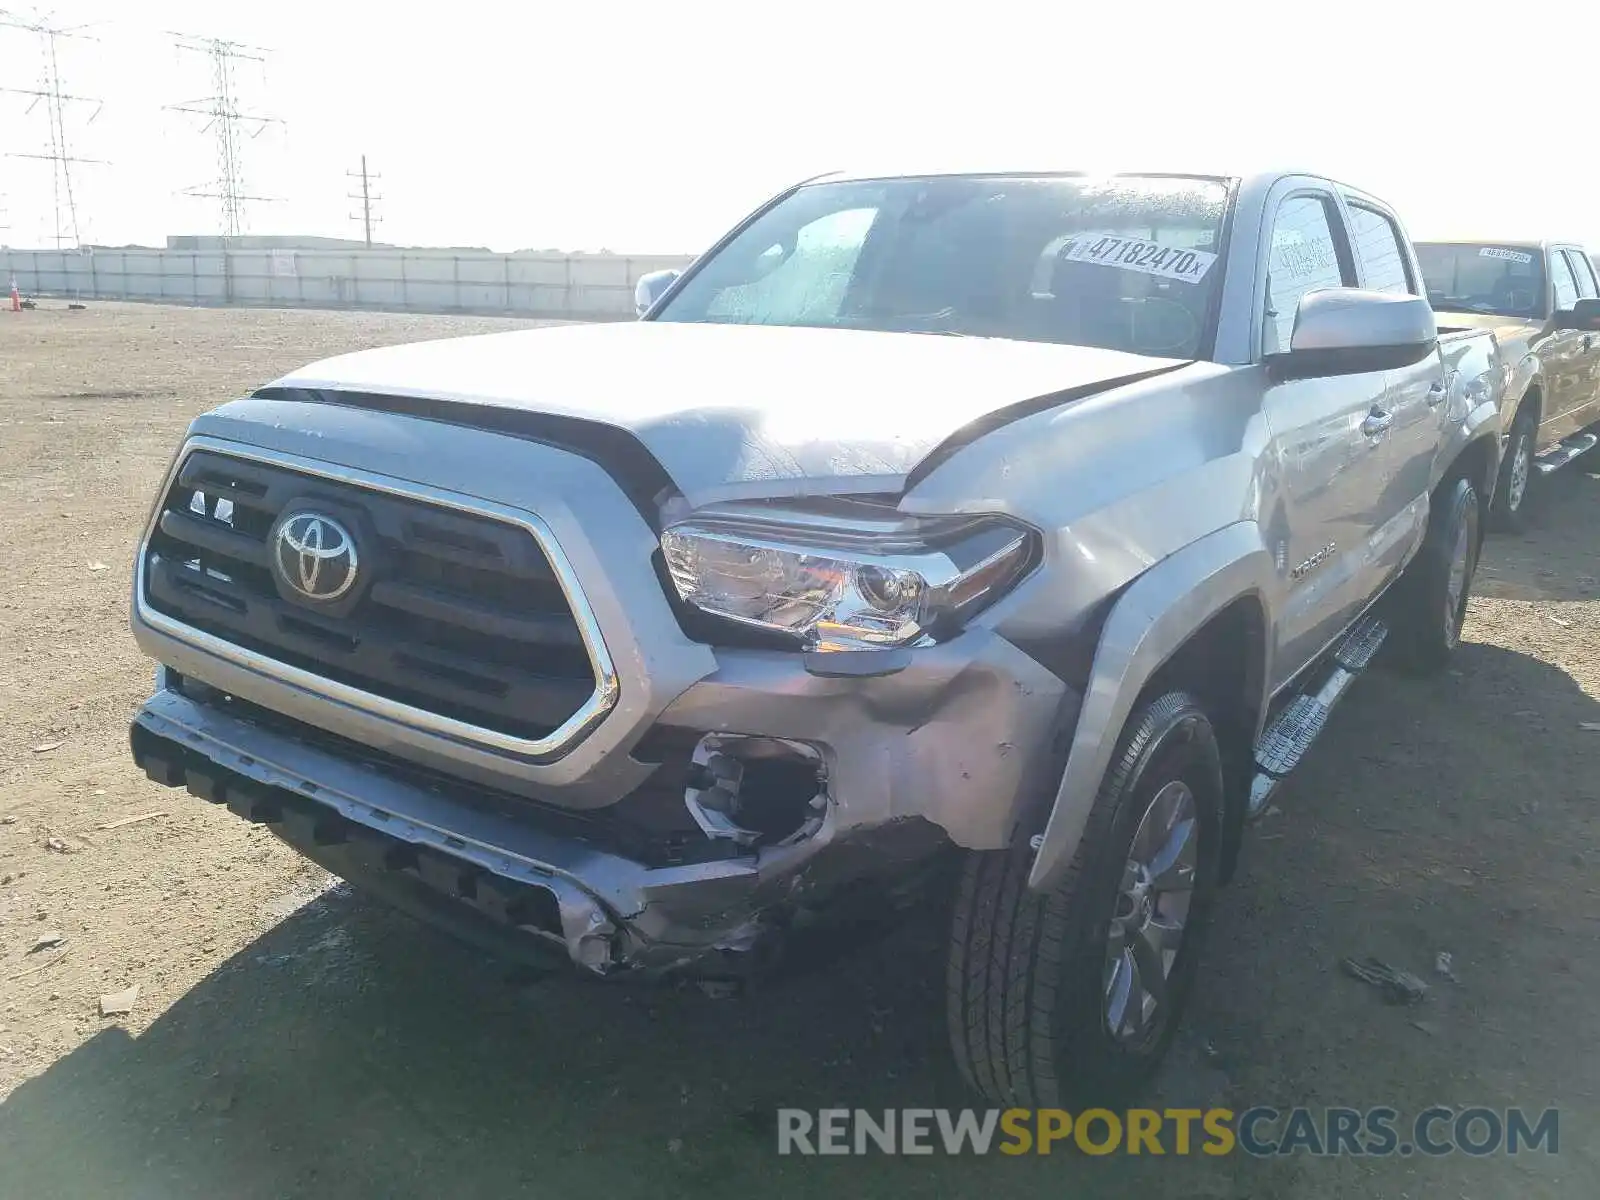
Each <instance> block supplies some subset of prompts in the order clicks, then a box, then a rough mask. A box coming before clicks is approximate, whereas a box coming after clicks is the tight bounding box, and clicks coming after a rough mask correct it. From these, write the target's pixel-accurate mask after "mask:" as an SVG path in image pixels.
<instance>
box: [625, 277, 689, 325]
mask: <svg viewBox="0 0 1600 1200" xmlns="http://www.w3.org/2000/svg"><path fill="white" fill-rule="evenodd" d="M682 274H683V272H682V271H675V270H668V271H649V272H647V273H645V274H643V275H641V276H639V282H638V283H636V284H634V285H633V310H634V313H635V315H637V316H641V317H642V316H644V315H645V313H647V312H649V311H650V306H651V305H653V304H654V303H655V302H656V301H657V300H659V299H661V296H662V294H663V293H664V292H665V291H666V290H667V289H668V288H669V287H671V286H672V285H673V284H674V283H676V282H677V279H678V276H679V275H682Z"/></svg>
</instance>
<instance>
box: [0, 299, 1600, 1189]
mask: <svg viewBox="0 0 1600 1200" xmlns="http://www.w3.org/2000/svg"><path fill="white" fill-rule="evenodd" d="M514 324H519V323H518V322H509V321H494V320H487V319H452V318H443V317H400V316H381V315H365V314H334V313H312V312H277V311H251V312H241V311H223V310H192V309H173V308H160V307H140V306H115V305H103V306H95V307H94V308H92V309H90V310H88V311H82V312H69V311H65V310H64V309H60V308H59V307H51V308H47V309H41V310H39V311H35V312H29V313H22V314H10V313H0V550H3V555H4V556H3V560H0V561H3V562H4V567H5V571H6V584H5V587H4V589H3V591H0V704H3V706H4V712H3V720H0V730H3V734H0V779H3V781H4V788H3V791H0V822H5V823H0V1097H4V1098H5V1099H4V1102H3V1103H0V1197H4V1198H5V1200H10V1198H11V1197H27V1198H28V1200H45V1198H47V1197H57V1196H60V1197H72V1198H84V1197H100V1196H113V1195H115V1196H117V1197H119V1200H133V1198H142V1197H151V1198H157V1197H159V1198H162V1200H178V1198H187V1197H205V1198H207V1200H210V1198H212V1197H216V1196H229V1197H241V1198H243V1197H252V1198H253V1197H281V1196H323V1195H338V1196H342V1197H407V1196H424V1195H428V1196H431V1195H441V1194H443V1195H450V1196H456V1197H473V1196H495V1197H503V1196H508V1195H513V1194H518V1195H520V1194H527V1195H543V1194H553V1193H556V1192H557V1191H561V1192H563V1193H566V1194H578V1195H609V1196H612V1197H616V1198H618V1200H623V1198H625V1197H631V1196H641V1197H644V1196H649V1197H658V1196H660V1195H662V1194H676V1193H680V1192H689V1191H694V1192H696V1193H699V1194H702V1195H706V1196H710V1197H722V1196H728V1197H732V1196H746V1195H750V1194H754V1193H756V1192H757V1191H758V1190H759V1191H760V1192H762V1193H765V1194H773V1193H782V1194H793V1195H797V1196H816V1197H822V1196H832V1195H834V1194H837V1192H838V1191H839V1190H840V1189H841V1188H843V1189H849V1190H851V1191H853V1192H859V1193H860V1194H868V1195H876V1194H887V1193H890V1192H891V1191H892V1192H893V1193H895V1194H897V1195H901V1196H907V1197H920V1196H929V1197H931V1196H960V1195H979V1194H984V1193H987V1192H989V1191H991V1190H993V1189H997V1188H998V1189H1004V1192H1005V1194H1007V1195H1008V1196H1013V1197H1019V1198H1026V1197H1031V1196H1040V1197H1044V1196H1049V1197H1059V1196H1062V1195H1067V1194H1070V1195H1075V1196H1098V1195H1105V1196H1124V1195H1128V1194H1133V1193H1135V1191H1137V1192H1138V1193H1139V1194H1144V1195H1150V1196H1158V1197H1169V1196H1170V1197H1184V1198H1186V1200H1187V1198H1190V1197H1213V1196H1215V1197H1236V1196H1237V1197H1246V1196H1253V1197H1274V1198H1277V1197H1311V1198H1332V1197H1336V1196H1361V1197H1423V1196H1442V1197H1448V1198H1449V1200H1457V1198H1458V1197H1467V1198H1469V1200H1485V1198H1498V1197H1517V1198H1519V1200H1520V1198H1524V1197H1527V1198H1532V1197H1547V1196H1549V1197H1554V1196H1560V1197H1590V1196H1595V1195H1600V1153H1597V1152H1600V1139H1597V1138H1596V1137H1595V1133H1594V1130H1595V1120H1596V1117H1597V1116H1600V1099H1597V1086H1600V1066H1597V1059H1596V1056H1595V1053H1594V1048H1595V1047H1596V1046H1597V1045H1600V1004H1597V1003H1596V996H1597V994H1600V955H1597V954H1596V953H1595V950H1596V938H1597V934H1600V899H1597V895H1600V893H1597V872H1596V864H1597V862H1600V848H1597V846H1596V841H1595V833H1596V821H1595V816H1594V813H1595V809H1596V803H1597V801H1600V727H1597V728H1592V729H1591V728H1585V727H1584V726H1585V724H1586V723H1588V724H1592V725H1597V726H1600V703H1597V699H1600V582H1597V578H1596V577H1597V576H1600V519H1597V518H1600V480H1597V479H1595V478H1593V477H1591V476H1590V475H1589V474H1588V473H1587V472H1585V471H1583V470H1580V469H1571V470H1568V471H1566V472H1562V473H1561V474H1560V475H1558V476H1556V477H1554V478H1553V479H1552V480H1551V481H1550V486H1549V488H1548V492H1547V495H1546V497H1545V502H1544V506H1543V507H1544V512H1543V514H1542V517H1541V520H1540V522H1539V526H1538V530H1537V531H1536V532H1535V533H1534V534H1532V535H1529V536H1526V537H1523V538H1521V539H1515V540H1513V539H1507V538H1500V537H1497V538H1494V539H1492V540H1491V541H1490V543H1489V545H1488V547H1487V549H1486V552H1485V558H1484V565H1483V571H1482V574H1481V576H1480V579H1479V584H1478V589H1477V591H1478V597H1477V598H1476V599H1475V600H1474V601H1473V605H1472V611H1471V618H1470V621H1469V624H1468V628H1467V639H1468V644H1467V645H1466V646H1464V647H1463V650H1462V653H1461V655H1460V657H1459V661H1458V663H1457V664H1456V667H1455V669H1454V670H1452V671H1451V672H1450V674H1449V675H1447V676H1445V677H1443V678H1440V679H1438V680H1434V681H1429V682H1420V683H1419V682H1414V681H1408V680H1404V679H1401V678H1399V677H1397V676H1393V675H1389V674H1386V673H1383V672H1375V673H1373V674H1372V675H1370V676H1369V677H1367V678H1365V679H1363V680H1362V681H1361V682H1360V683H1359V684H1358V685H1357V694H1356V695H1355V696H1354V697H1353V698H1352V700H1351V701H1350V702H1349V703H1347V704H1346V705H1344V706H1342V707H1341V709H1340V710H1339V713H1338V714H1337V716H1336V717H1335V718H1334V721H1333V728H1332V729H1331V730H1330V732H1329V735H1328V736H1327V737H1326V738H1324V739H1323V742H1322V744H1321V745H1319V746H1318V748H1317V749H1316V751H1315V752H1314V753H1313V754H1312V755H1311V757H1310V758H1309V759H1308V761H1307V763H1306V764H1305V765H1304V767H1303V768H1302V770H1301V773H1300V774H1299V775H1298V776H1297V777H1296V778H1295V779H1294V780H1293V781H1292V782H1291V783H1290V785H1288V786H1287V787H1286V788H1285V789H1284V790H1283V793H1282V794H1281V796H1280V797H1279V800H1278V806H1279V808H1281V811H1280V812H1276V813H1274V814H1273V815H1270V816H1269V817H1268V818H1267V819H1266V820H1265V821H1264V822H1263V824H1262V825H1261V826H1260V827H1258V829H1257V830H1256V832H1255V835H1254V837H1253V838H1252V840H1251V841H1250V844H1249V846H1248V847H1247V850H1246V855H1245V860H1244V866H1243V869H1242V875H1241V878H1240V879H1239V880H1238V881H1237V883H1236V884H1235V885H1234V886H1233V887H1232V888H1231V889H1230V890H1229V891H1228V893H1227V894H1226V895H1225V897H1224V900H1223V904H1222V907H1221V912H1220V914H1219V917H1218V920H1217V922H1216V927H1215V931H1214V935H1213V940H1212V942H1211V944H1210V946H1209V948H1208V952H1207V961H1206V963H1205V966H1204V969H1203V971H1202V982H1201V984H1200V987H1199V990H1198V994H1197V996H1196V999H1195V1002H1194V1004H1193V1007H1192V1009H1191V1013H1190V1018H1189V1020H1188V1022H1187V1023H1186V1026H1185V1029H1184V1031H1183V1033H1182V1035H1181V1037H1180V1040H1179V1043H1178V1045H1177V1047H1176V1049H1175V1053H1174V1055H1173V1058H1172V1060H1171V1063H1170V1065H1169V1067H1168V1069H1167V1070H1166V1071H1165V1073H1164V1074H1163V1077H1162V1079H1161V1081H1160V1083H1159V1088H1158V1094H1157V1097H1156V1099H1157V1100H1158V1101H1159V1102H1162V1103H1167V1104H1176V1103H1195V1104H1199V1105H1211V1104H1224V1105H1227V1106H1229V1107H1232V1108H1234V1109H1236V1110H1240V1109H1243V1108H1246V1107H1249V1106H1250V1105H1252V1104H1261V1103H1267V1104H1274V1105H1278V1106H1288V1105H1293V1104H1307V1105H1312V1106H1322V1105H1351V1106H1356V1107H1366V1106H1371V1105H1379V1104H1386V1105H1391V1106H1393V1107H1395V1108H1397V1109H1399V1110H1400V1111H1401V1112H1402V1113H1403V1114H1407V1115H1410V1114H1415V1113H1417V1112H1419V1111H1420V1110H1422V1109H1423V1108H1425V1107H1427V1106H1429V1105H1432V1104H1445V1105H1452V1106H1456V1107H1460V1106H1465V1105H1469V1104H1484V1105H1489V1106H1493V1107H1502V1108H1503V1107H1506V1106H1512V1105H1522V1106H1525V1107H1529V1108H1533V1109H1543V1108H1544V1107H1546V1106H1549V1105H1556V1106H1559V1107H1560V1109H1561V1142H1560V1153H1559V1154H1556V1155H1553V1156H1547V1155H1544V1154H1534V1155H1527V1154H1524V1155H1522V1156H1519V1157H1507V1156H1496V1157H1491V1158H1483V1159H1478V1158H1470V1157H1466V1156H1463V1155H1453V1156H1449V1157H1446V1158H1439V1159H1423V1158H1420V1157H1409V1158H1402V1157H1389V1158H1383V1159H1375V1158H1353V1157H1344V1158H1338V1159H1324V1160H1309V1159H1306V1158H1304V1157H1285V1158H1280V1159H1277V1160H1258V1159H1252V1158H1248V1157H1245V1156H1242V1155H1234V1156H1229V1157H1226V1158H1216V1159H1211V1158H1202V1157H1189V1158H1180V1157H1176V1156H1168V1157H1166V1158H1151V1157H1148V1156H1147V1157H1126V1156H1112V1157H1108V1158H1093V1159H1091V1158H1088V1157H1085V1156H1082V1155H1078V1154H1075V1153H1070V1152H1069V1153H1063V1152H1060V1151H1059V1150H1058V1152H1057V1153H1056V1154H1054V1155H1052V1156H1051V1157H1049V1158H1041V1157H1030V1158H1022V1159H1011V1158H1001V1157H992V1158H987V1159H981V1160H979V1159H971V1158H965V1159H949V1158H945V1157H943V1156H939V1157H935V1158H898V1159H889V1158H872V1159H845V1160H816V1159H796V1158H780V1157H778V1156H777V1155H776V1154H775V1151H774V1136H773V1129H774V1119H773V1109H774V1108H775V1107H777V1106H797V1107H807V1108H813V1109H815V1108H820V1107H827V1106H830V1105H846V1106H851V1107H866V1108H881V1107H886V1106H920V1105H940V1104H947V1105H959V1104H961V1103H963V1102H964V1100H963V1097H962V1095H961V1093H960V1091H959V1089H958V1087H957V1085H956V1081H955V1079H954V1077H953V1073H952V1071H951V1068H950V1067H949V1066H948V1065H947V1061H946V1052H945V1048H944V1043H943V1036H944V1035H943V1027H942V1019H943V1018H942V1013H941V1010H940V1000H939V998H940V983H941V978H940V968H941V962H942V946H941V942H940V938H941V935H940V931H939V930H938V929H937V928H936V927H934V925H933V924H932V923H931V922H930V923H926V924H919V925H914V926H911V927H908V928H907V929H905V930H904V931H903V932H901V933H899V934H897V935H896V936H895V937H894V938H892V939H890V940H889V941H887V942H883V943H879V944H876V945H872V946H868V947H864V948H861V949H859V950H857V951H856V952H854V953H853V954H852V955H851V956H850V957H849V958H847V959H846V960H845V961H844V962H842V963H837V964H834V965H832V966H830V967H827V968H822V969H818V970H816V971H814V972H813V973H811V974H810V975H807V976H805V977H802V978H800V979H798V980H795V981H793V982H792V983H791V984H789V985H787V986H785V987H784V988H782V989H781V990H772V991H766V992H759V993H756V994H754V995H751V996H747V997H745V998H742V999H738V1000H731V1001H715V1002H714V1001H710V1000H707V999H706V998H704V997H702V996H701V995H699V994H698V993H680V992H670V991H633V990H622V989H611V988H603V987H597V986H588V985H584V984H582V983H578V982H572V981H566V980H543V981H533V982H530V981H528V980H527V979H525V978H520V977H517V976H514V975H508V973H507V972H506V970H505V969H504V968H503V967H500V966H497V965H496V964H494V963H491V962H487V961H485V960H483V959H482V958H481V957H479V956H476V955H474V954H472V953H470V952H467V951H465V950H463V949H461V948H458V947H456V946H454V945H452V944H450V943H448V942H446V941H444V940H443V939H441V938H438V937H436V936H435V935H433V934H432V933H430V932H427V931H423V930H419V929H418V928H417V927H415V926H413V925H412V924H410V923H409V922H408V921H406V920H405V919H404V918H401V917H398V916H396V915H393V914H391V913H389V912H387V911H385V910H383V909H381V908H380V907H377V906H375V905H371V904H367V903H364V902H363V901H362V900H361V899H360V898H358V897H356V896H353V895H351V894H349V893H348V892H347V891H346V890H345V889H343V888H341V887H337V886H333V881H332V880H330V879H329V878H328V877H327V876H325V875H323V874H322V873H321V872H320V871H318V870H316V869H313V868H311V867H309V866H307V865H306V864H304V863H302V862H301V861H300V860H299V859H297V858H296V856H295V855H294V854H293V853H292V852H290V851H289V850H287V849H286V848H284V847H283V846H281V845H280V844H278V843H277V842H276V841H274V839H273V838H272V837H271V836H270V835H268V834H265V833H264V832H262V831H261V830H259V829H253V828H251V827H249V826H247V825H246V824H244V823H243V822H241V821H238V820H237V819H235V818H233V817H232V816H230V815H229V814H228V813H227V812H225V811H221V810H218V809H215V808H212V807H210V806H208V805H205V804H202V803H200V802H198V801H195V800H193V799H192V798H190V797H188V796H187V795H186V794H184V793H182V792H169V791H164V790H162V789H160V788H157V787H155V786H154V785H153V784H150V783H148V782H147V781H146V780H145V779H144V778H143V777H142V776H141V775H140V774H139V773H138V772H136V771H135V770H134V768H133V766H132V765H131V763H130V762H129V760H128V756H127V753H126V724H127V719H128V717H129V715H130V714H131V713H132V712H133V710H134V708H135V707H136V705H137V704H138V703H139V701H140V700H141V699H142V698H143V697H144V696H145V694H146V692H147V690H148V688H149V684H150V676H151V667H150V664H149V663H148V662H146V661H145V660H144V659H142V658H141V657H140V655H139V654H138V652H137V651H136V649H135V648H134V645H133V642H132V640H131V638H130V637H129V636H128V633H127V628H126V621H127V593H128V588H129V573H130V565H131V559H132V554H133V548H134V543H135V540H136V537H137V533H138V526H139V525H140V523H141V522H142V521H143V519H144V517H145V514H146V513H147V511H148V507H149V504H150V502H151V499H152V497H153V493H154V488H155V485H156V482H157V479H158V477H159V475H160V474H161V471H162V469H163V468H164V466H165V464H166V462H167V461H168V458H169V456H170V454H171V453H172V451H173V449H174V447H175V445H176V442H177V439H178V437H179V434H180V433H181V431H182V429H183V426H184V423H185V422H186V421H187V420H188V419H189V418H190V417H192V416H193V415H194V414H196V413H198V412H200V411H202V410H203V409H205V408H207V407H210V406H211V405H213V404H215V403H217V402H218V401H220V400H222V399H226V398H228V397H230V396H232V395H235V394H238V393H239V392H241V391H242V390H244V389H246V388H248V387H250V386H252V385H254V384H258V383H260V382H262V381H264V380H266V379H268V378H270V377H272V376H274V375H276V374H278V373H281V372H282V371H284V370H287V369H288V368H291V367H294V366H296V365H298V364H300V363H302V362H305V361H307V360H310V359H312V358H316V357H320V356H322V355H325V354H329V353H335V352H338V351H342V350H346V349H354V348H358V347H362V346H369V345H377V344H382V343H388V342H399V341H406V340H413V339H416V338H419V337H435V336H446V335H450V334H455V333H461V332H479V331H483V330H487V329H493V328H502V327H509V326H512V325H514ZM1590 470H1600V464H1596V466H1595V467H1592V468H1590ZM129 818H145V819H142V820H134V821H130V822H129V823H126V824H121V825H117V824H116V823H117V822H122V821H127V820H128V819H129ZM107 826H112V827H110V828H107ZM46 934H54V935H59V936H60V937H62V938H64V939H65V940H64V942H62V943H61V944H60V945H59V946H58V947H56V948H54V949H41V950H38V951H33V950H31V947H32V946H33V945H34V944H35V942H37V941H38V940H39V939H40V938H41V937H42V936H43V935H46ZM1439 951H1448V952H1449V953H1450V954H1451V955H1452V957H1453V965H1454V971H1455V974H1456V977H1457V980H1458V982H1450V981H1447V980H1444V979H1442V978H1439V977H1438V976H1436V975H1434V973H1433V964H1434V960H1435V956H1436V954H1437V953H1438V952H1439ZM1369 953H1370V954H1376V955H1378V956H1380V957H1382V958H1384V959H1386V960H1388V961H1390V962H1393V963H1395V964H1397V965H1400V966H1403V967H1406V968H1408V969H1410V970H1412V971H1413V972H1416V973H1418V974H1420V975H1423V976H1425V977H1427V978H1429V979H1430V981H1431V982H1432V984H1433V986H1432V988H1431V991H1430V994H1429V996H1428V998H1427V999H1426V1000H1425V1001H1424V1002H1423V1003H1422V1004H1421V1005H1420V1006H1418V1007H1416V1008H1396V1007H1390V1006H1387V1005H1385V1004H1383V1003H1381V1002H1380V1001H1379V1000H1378V998H1377V997H1376V996H1375V995H1374V993H1373V992H1372V991H1371V990H1370V989H1368V988H1367V987H1365V986H1363V985H1362V984H1360V983H1357V982H1355V981H1353V980H1351V979H1348V978H1346V977H1344V976H1343V975H1341V973H1340V972H1339V970H1338V962H1339V959H1340V958H1341V957H1343V956H1345V955H1350V954H1369ZM134 985H137V987H138V989H139V991H138V997H137V1000H136V1002H135V1003H134V1005H133V1009H132V1012H131V1013H130V1014H128V1015H127V1016H124V1017H114V1018H105V1017H102V1016H101V1015H100V1013H99V1006H98V1002H99V998H100V997H101V996H102V995H105V994H107V993H111V992H116V991H119V990H121V989H125V988H129V987H131V986H134Z"/></svg>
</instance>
